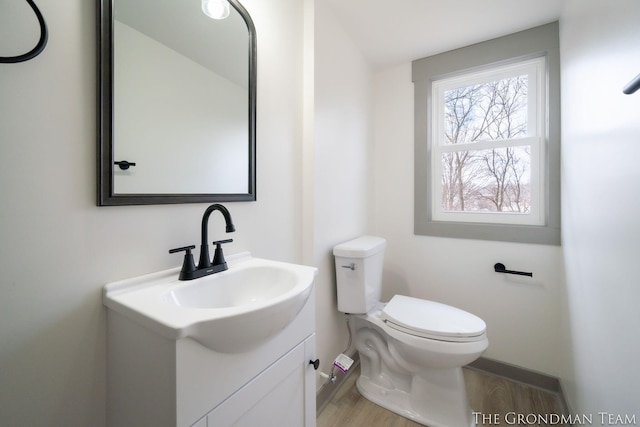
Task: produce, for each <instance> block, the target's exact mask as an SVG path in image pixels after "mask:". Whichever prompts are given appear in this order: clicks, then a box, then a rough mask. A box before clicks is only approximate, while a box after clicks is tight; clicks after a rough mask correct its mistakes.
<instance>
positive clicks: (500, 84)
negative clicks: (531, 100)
mask: <svg viewBox="0 0 640 427" xmlns="http://www.w3.org/2000/svg"><path fill="white" fill-rule="evenodd" d="M527 92H528V76H527V75H522V76H518V77H511V78H506V79H500V80H495V81H491V82H487V83H481V84H476V85H472V86H464V87H458V88H454V89H450V90H446V91H444V132H445V135H444V136H445V138H444V143H445V144H462V143H470V142H475V141H482V140H503V139H510V138H516V137H521V136H525V135H527V117H528V97H527Z"/></svg>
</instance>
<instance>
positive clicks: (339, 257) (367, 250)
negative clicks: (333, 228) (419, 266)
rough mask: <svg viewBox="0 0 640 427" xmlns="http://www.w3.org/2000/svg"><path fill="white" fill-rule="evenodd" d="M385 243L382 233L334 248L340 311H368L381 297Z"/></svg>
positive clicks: (355, 312) (356, 312) (358, 312)
mask: <svg viewBox="0 0 640 427" xmlns="http://www.w3.org/2000/svg"><path fill="white" fill-rule="evenodd" d="M386 244H387V242H386V240H385V239H383V238H382V237H374V236H362V237H358V238H357V239H354V240H350V241H348V242H344V243H341V244H339V245H337V246H335V247H334V248H333V255H334V257H335V261H336V283H337V290H338V311H341V312H343V313H352V314H362V313H367V312H368V311H369V310H370V309H371V308H373V306H374V305H375V304H376V303H377V302H378V301H380V293H381V291H382V265H383V260H384V248H385V246H386Z"/></svg>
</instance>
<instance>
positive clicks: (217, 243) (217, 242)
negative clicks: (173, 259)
mask: <svg viewBox="0 0 640 427" xmlns="http://www.w3.org/2000/svg"><path fill="white" fill-rule="evenodd" d="M231 242H233V239H227V240H217V241H215V242H213V244H214V245H216V246H220V245H222V244H223V243H231ZM194 247H195V246H194Z"/></svg>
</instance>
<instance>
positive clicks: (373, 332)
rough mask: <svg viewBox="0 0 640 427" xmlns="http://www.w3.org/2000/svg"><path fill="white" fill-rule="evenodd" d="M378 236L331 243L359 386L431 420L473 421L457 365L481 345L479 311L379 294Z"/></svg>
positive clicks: (458, 424) (461, 426)
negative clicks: (358, 366) (386, 299)
mask: <svg viewBox="0 0 640 427" xmlns="http://www.w3.org/2000/svg"><path fill="white" fill-rule="evenodd" d="M385 244H386V242H385V240H384V239H382V238H379V237H373V236H363V237H361V238H358V239H355V240H351V241H349V242H345V243H343V244H340V245H337V246H336V247H335V248H334V256H335V260H336V277H337V288H338V309H339V310H340V311H342V312H344V313H349V314H351V316H350V320H349V327H350V328H351V330H352V333H353V335H354V337H355V339H354V342H355V346H356V350H357V351H358V353H359V356H360V363H361V373H360V377H359V378H358V381H357V387H358V391H359V392H360V393H361V394H362V395H363V396H364V397H365V398H367V399H368V400H370V401H372V402H374V403H376V404H378V405H380V406H382V407H384V408H386V409H389V410H391V411H393V412H395V413H397V414H399V415H402V416H404V417H406V418H409V419H411V420H413V421H415V422H418V423H420V424H424V425H428V426H431V427H468V426H475V417H473V416H472V415H473V414H472V412H473V411H472V410H471V407H470V406H469V403H468V399H467V394H466V389H465V384H464V377H463V373H462V366H464V365H466V364H468V363H471V362H473V361H474V360H476V359H477V358H478V357H480V355H481V354H482V353H483V352H484V351H485V350H486V348H487V346H488V339H487V336H486V325H485V323H484V321H483V320H482V319H480V318H479V317H477V316H475V315H473V314H471V313H468V312H466V311H463V310H460V309H458V308H455V307H451V306H448V305H445V304H440V303H437V302H433V301H428V300H422V299H418V298H412V297H408V296H404V295H396V296H394V297H393V298H391V300H390V301H389V302H388V303H381V302H380V301H379V298H380V291H381V287H382V261H383V253H384V247H385Z"/></svg>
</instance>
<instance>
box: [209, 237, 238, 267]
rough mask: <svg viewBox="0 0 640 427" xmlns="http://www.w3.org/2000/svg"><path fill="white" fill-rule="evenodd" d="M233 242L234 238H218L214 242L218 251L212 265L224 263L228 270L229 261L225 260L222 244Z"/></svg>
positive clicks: (214, 255)
mask: <svg viewBox="0 0 640 427" xmlns="http://www.w3.org/2000/svg"><path fill="white" fill-rule="evenodd" d="M231 242H233V239H226V240H217V241H215V242H213V244H214V245H216V251H215V252H214V254H213V261H212V263H211V264H212V265H224V266H225V270H226V266H227V261H225V259H224V254H223V253H222V244H223V243H231Z"/></svg>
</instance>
